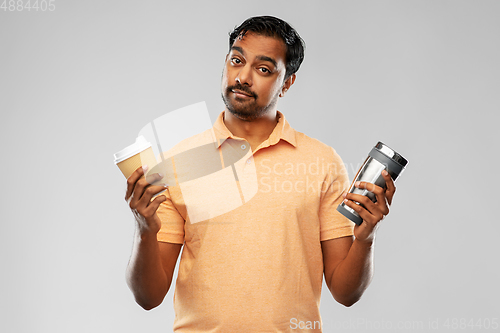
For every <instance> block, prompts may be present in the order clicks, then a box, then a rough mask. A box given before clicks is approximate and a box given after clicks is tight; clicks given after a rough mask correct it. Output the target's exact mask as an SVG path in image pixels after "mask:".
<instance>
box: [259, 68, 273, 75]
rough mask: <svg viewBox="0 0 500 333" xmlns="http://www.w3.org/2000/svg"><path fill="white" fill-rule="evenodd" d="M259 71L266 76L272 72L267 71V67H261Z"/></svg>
mask: <svg viewBox="0 0 500 333" xmlns="http://www.w3.org/2000/svg"><path fill="white" fill-rule="evenodd" d="M259 70H260V71H261V72H262V73H264V74H268V73H271V71H270V70H269V69H267V68H266V67H260V68H259Z"/></svg>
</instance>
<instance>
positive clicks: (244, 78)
mask: <svg viewBox="0 0 500 333" xmlns="http://www.w3.org/2000/svg"><path fill="white" fill-rule="evenodd" d="M235 81H236V82H238V83H239V84H241V85H247V86H249V87H251V86H252V84H253V82H252V69H251V67H250V66H249V65H245V66H243V67H241V68H240V71H239V72H238V75H237V76H236V78H235Z"/></svg>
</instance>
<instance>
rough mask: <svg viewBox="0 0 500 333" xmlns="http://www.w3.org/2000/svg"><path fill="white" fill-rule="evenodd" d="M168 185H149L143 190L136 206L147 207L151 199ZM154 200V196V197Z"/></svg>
mask: <svg viewBox="0 0 500 333" xmlns="http://www.w3.org/2000/svg"><path fill="white" fill-rule="evenodd" d="M167 186H168V185H166V184H161V185H149V186H148V187H147V188H146V190H144V194H143V195H142V196H141V198H140V199H139V202H138V208H137V209H140V208H144V209H145V208H147V207H148V206H149V205H150V204H151V202H152V201H151V199H152V198H153V197H154V196H155V195H157V194H158V193H160V192H163V191H165V189H166V188H167ZM155 200H156V198H155Z"/></svg>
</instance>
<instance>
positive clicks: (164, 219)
mask: <svg viewBox="0 0 500 333" xmlns="http://www.w3.org/2000/svg"><path fill="white" fill-rule="evenodd" d="M175 192H176V191H175V187H169V188H168V189H167V190H166V191H165V192H163V193H162V195H165V196H166V197H167V200H165V201H163V202H162V203H161V204H160V207H158V210H157V214H158V217H159V218H160V221H161V229H160V231H159V232H158V236H157V239H158V241H160V242H167V243H175V244H183V243H184V221H185V220H184V217H183V216H182V215H181V213H179V210H178V209H177V208H176V205H175V204H174V201H175V197H176V195H175Z"/></svg>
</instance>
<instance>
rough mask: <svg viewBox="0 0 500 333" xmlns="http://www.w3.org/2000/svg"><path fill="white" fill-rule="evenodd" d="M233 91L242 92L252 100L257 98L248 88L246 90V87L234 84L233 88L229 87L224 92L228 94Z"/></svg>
mask: <svg viewBox="0 0 500 333" xmlns="http://www.w3.org/2000/svg"><path fill="white" fill-rule="evenodd" d="M234 89H236V90H239V91H242V92H244V93H246V94H248V95H250V96H252V97H253V98H257V94H256V93H254V92H253V91H251V90H250V88H248V87H247V86H243V85H241V84H236V85H234V86H229V87H227V89H226V91H227V92H228V93H230V92H231V91H232V90H234Z"/></svg>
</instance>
